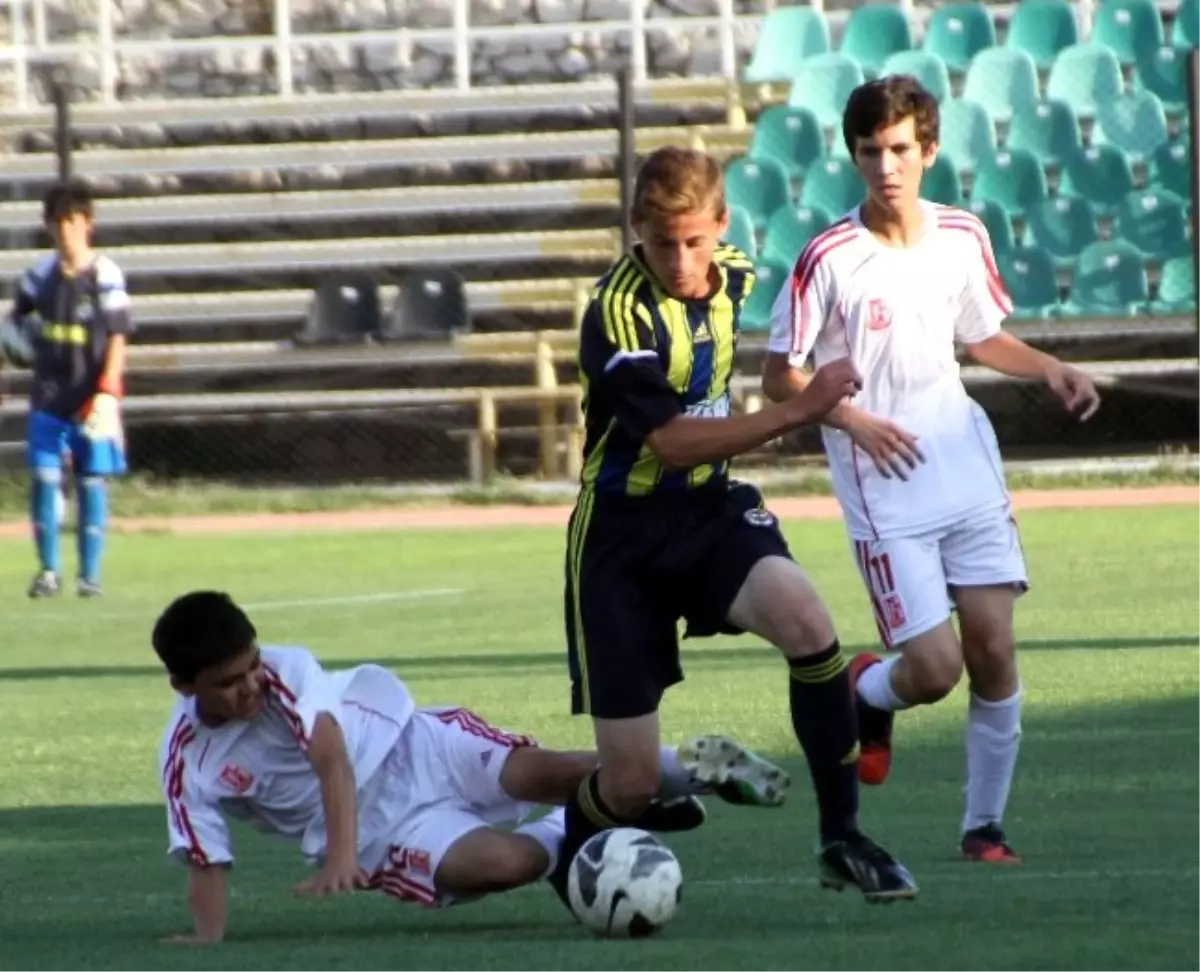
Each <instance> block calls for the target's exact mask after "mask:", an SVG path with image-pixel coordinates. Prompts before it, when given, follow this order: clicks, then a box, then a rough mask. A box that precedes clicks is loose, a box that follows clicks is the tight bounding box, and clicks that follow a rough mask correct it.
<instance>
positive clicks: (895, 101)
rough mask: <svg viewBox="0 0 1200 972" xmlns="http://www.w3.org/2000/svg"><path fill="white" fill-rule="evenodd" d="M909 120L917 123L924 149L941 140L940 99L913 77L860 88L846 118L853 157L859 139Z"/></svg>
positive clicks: (849, 103) (887, 79)
mask: <svg viewBox="0 0 1200 972" xmlns="http://www.w3.org/2000/svg"><path fill="white" fill-rule="evenodd" d="M905 118H912V119H913V123H914V125H913V127H914V128H915V129H916V133H917V141H918V142H919V143H920V145H921V148H923V149H926V148H929V146H930V145H932V144H933V143H934V142H936V141H937V140H938V130H939V128H940V124H941V116H940V114H939V112H938V103H937V99H936V98H935V97H934V96H933V95H931V94H930V93H929V92H928V91H927V90H925V88H924V87H923V86H922V85H921V82H920V81H918V80H917V79H916V78H914V77H913V76H912V75H909V74H893V75H888V76H887V77H885V78H878V79H877V80H875V81H868V82H867V83H866V84H861V85H859V86H858V87H857V88H855V89H854V90H853V91H852V92H851V93H850V99H849V100H848V101H847V102H846V110H845V112H843V114H842V137H843V138H844V139H845V140H846V148H847V149H849V150H850V157H851V158H853V157H854V150H855V149H856V148H857V147H858V139H860V138H870V137H871V136H872V135H874V134H875V133H876V132H877V131H879V130H880V129H881V128H889V127H891V126H892V125H896V124H899V123H900V122H902V121H904V119H905Z"/></svg>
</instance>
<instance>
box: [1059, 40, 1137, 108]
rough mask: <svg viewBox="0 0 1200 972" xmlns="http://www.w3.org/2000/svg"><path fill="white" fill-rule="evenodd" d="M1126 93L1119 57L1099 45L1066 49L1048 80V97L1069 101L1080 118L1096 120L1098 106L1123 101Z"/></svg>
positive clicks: (1061, 53)
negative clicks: (1122, 97)
mask: <svg viewBox="0 0 1200 972" xmlns="http://www.w3.org/2000/svg"><path fill="white" fill-rule="evenodd" d="M1124 90H1125V81H1124V79H1123V78H1122V76H1121V64H1120V62H1119V61H1118V60H1117V56H1116V55H1115V54H1114V53H1113V52H1112V51H1110V50H1109V49H1108V48H1107V47H1100V46H1098V45H1095V44H1075V45H1073V46H1071V47H1065V48H1063V49H1062V50H1061V51H1059V53H1058V57H1056V58H1055V59H1054V64H1053V66H1052V67H1051V68H1050V76H1049V78H1047V79H1046V97H1047V98H1053V99H1054V100H1056V101H1065V102H1066V103H1067V104H1069V105H1070V106H1071V107H1072V108H1074V109H1075V114H1076V115H1078V116H1079V117H1080V118H1091V117H1093V116H1094V115H1095V114H1096V106H1097V105H1100V104H1103V103H1105V102H1108V101H1112V100H1114V99H1115V98H1119V97H1120V96H1121V93H1122V92H1123V91H1124Z"/></svg>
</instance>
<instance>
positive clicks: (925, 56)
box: [879, 50, 950, 102]
mask: <svg viewBox="0 0 1200 972" xmlns="http://www.w3.org/2000/svg"><path fill="white" fill-rule="evenodd" d="M893 74H908V75H911V76H912V77H914V78H916V79H917V80H918V81H920V82H921V86H922V87H923V88H924V89H925V90H926V91H928V92H929V93H930V94H931V95H933V96H934V97H935V98H936V99H937V100H938V101H939V102H942V101H945V100H946V99H947V98H949V97H950V72H949V71H947V70H946V62H945V61H943V60H942V59H941V58H940V57H938V56H937V55H936V54H931V53H929V51H919V50H914V51H898V52H897V53H895V54H893V55H892V56H891V57H889V58H888V59H887V60H886V61H884V62H883V67H882V68H880V70H879V76H880V77H889V76H891V75H893Z"/></svg>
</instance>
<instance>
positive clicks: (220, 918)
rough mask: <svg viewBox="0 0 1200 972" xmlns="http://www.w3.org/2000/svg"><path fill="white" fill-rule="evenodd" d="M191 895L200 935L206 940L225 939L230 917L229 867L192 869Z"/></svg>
mask: <svg viewBox="0 0 1200 972" xmlns="http://www.w3.org/2000/svg"><path fill="white" fill-rule="evenodd" d="M187 895H188V904H189V905H190V906H191V909H192V922H193V924H194V926H195V930H196V937H197V938H198V939H200V940H202V941H206V942H219V941H221V940H222V939H224V937H225V928H226V925H227V923H228V919H229V895H228V893H227V891H226V888H225V869H224V868H223V867H221V866H219V865H214V866H211V867H193V868H191V869H190V870H189V871H188V892H187Z"/></svg>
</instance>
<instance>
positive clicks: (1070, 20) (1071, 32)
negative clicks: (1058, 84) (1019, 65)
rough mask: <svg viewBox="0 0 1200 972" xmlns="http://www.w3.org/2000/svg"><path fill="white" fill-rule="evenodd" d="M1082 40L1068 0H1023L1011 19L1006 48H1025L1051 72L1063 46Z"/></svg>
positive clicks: (1041, 66) (1043, 69)
mask: <svg viewBox="0 0 1200 972" xmlns="http://www.w3.org/2000/svg"><path fill="white" fill-rule="evenodd" d="M1078 42H1079V27H1078V25H1077V24H1076V23H1075V12H1074V11H1073V10H1072V9H1071V7H1070V5H1069V4H1067V3H1066V2H1065V0H1021V2H1020V3H1019V4H1017V9H1016V10H1015V11H1014V12H1013V15H1012V19H1010V20H1009V22H1008V35H1007V36H1006V37H1005V38H1004V45H1005V47H1008V48H1012V49H1014V50H1018V51H1024V52H1025V53H1026V54H1028V55H1029V56H1030V57H1032V58H1033V63H1034V64H1036V65H1037V66H1038V69H1039V70H1042V71H1048V70H1050V66H1051V65H1052V64H1053V63H1054V58H1055V57H1056V56H1057V55H1058V52H1059V51H1061V50H1062V49H1063V48H1064V47H1070V46H1071V45H1072V44H1077V43H1078Z"/></svg>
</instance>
